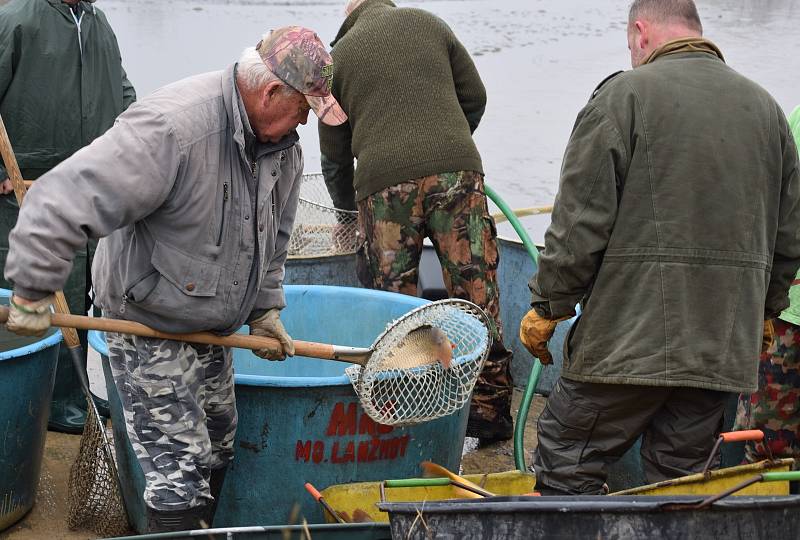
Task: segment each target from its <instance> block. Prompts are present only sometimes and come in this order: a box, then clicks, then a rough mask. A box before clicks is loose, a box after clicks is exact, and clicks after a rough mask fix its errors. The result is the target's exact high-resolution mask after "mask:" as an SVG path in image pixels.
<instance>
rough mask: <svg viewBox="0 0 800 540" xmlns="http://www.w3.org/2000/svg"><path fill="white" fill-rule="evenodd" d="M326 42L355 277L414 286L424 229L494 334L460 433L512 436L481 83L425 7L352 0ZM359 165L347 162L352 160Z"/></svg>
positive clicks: (338, 184) (324, 140)
mask: <svg viewBox="0 0 800 540" xmlns="http://www.w3.org/2000/svg"><path fill="white" fill-rule="evenodd" d="M346 12H347V18H346V19H345V21H344V24H343V25H342V27H341V29H340V30H339V33H338V35H337V36H336V40H335V41H334V42H333V44H332V46H333V49H332V51H331V56H332V57H333V60H334V64H335V66H336V76H335V77H334V79H333V94H334V96H336V99H337V100H338V101H339V103H340V104H341V106H342V108H343V109H344V110H345V112H346V113H347V115H348V117H349V122H346V123H345V124H343V125H341V126H337V127H331V126H324V125H320V128H319V136H320V146H321V150H322V171H323V174H324V175H325V182H326V184H327V186H328V190H329V192H330V194H331V197H332V199H333V202H334V204H335V205H336V206H337V207H339V208H344V209H348V210H355V209H356V208H357V209H358V211H359V248H358V269H359V279H360V281H361V282H362V283H363V284H364V285H365V286H367V287H371V288H376V289H383V290H389V291H396V292H401V293H405V294H410V295H416V293H417V277H418V271H417V266H418V265H419V260H420V255H421V252H422V242H423V239H424V238H425V237H426V236H427V237H429V238H430V239H431V240H432V242H433V245H434V247H435V248H436V252H437V254H438V256H439V261H440V262H441V264H442V268H443V273H444V280H445V285H446V286H447V289H448V293H449V294H450V295H451V296H454V297H459V298H465V299H467V300H471V301H472V302H474V303H476V304H478V305H480V306H481V307H483V308H484V309H485V310H486V311H487V313H488V314H489V315H490V316H491V317H492V319H493V321H494V326H495V328H493V329H492V330H493V337H494V343H493V345H492V350H491V351H490V354H489V358H488V360H487V362H486V366H485V367H484V370H483V372H482V373H481V377H480V378H479V379H478V383H477V385H476V386H475V392H474V394H473V401H472V408H471V410H470V421H469V425H468V429H467V434H468V435H470V436H473V437H478V438H480V439H482V440H483V441H485V442H486V441H490V440H500V439H502V440H504V439H508V438H510V437H511V434H512V430H513V428H512V421H511V413H510V407H511V391H512V381H511V373H510V364H511V352H510V351H508V350H507V349H506V348H505V346H504V345H503V341H502V330H501V325H500V318H499V312H500V302H499V292H498V286H497V264H498V255H497V245H496V243H495V237H496V230H495V226H494V221H493V220H492V217H491V216H490V215H489V213H488V208H487V204H486V195H485V193H484V188H483V168H482V165H481V157H480V154H479V153H478V150H477V148H476V147H475V143H474V141H473V140H472V132H473V131H475V128H477V127H478V123H479V122H480V119H481V117H482V115H483V111H484V108H485V106H486V91H485V89H484V86H483V82H482V81H481V79H480V76H479V75H478V71H477V69H476V68H475V65H474V64H473V62H472V60H471V58H470V57H469V54H468V53H467V51H466V49H465V48H464V46H463V45H462V44H461V43H460V42H459V41H458V39H457V38H456V36H455V35H454V34H453V32H452V31H451V30H450V28H449V27H448V26H447V25H446V24H445V23H444V22H443V21H442V20H441V19H439V18H437V17H435V16H434V15H432V14H430V13H428V12H425V11H422V10H419V9H408V8H397V7H396V6H395V5H394V4H393V3H392V2H390V1H389V0H363V1H360V0H353V1H351V2H350V3H349V4H348V6H347V9H346ZM354 158H356V159H358V167H357V168H355V170H354V167H353V159H354Z"/></svg>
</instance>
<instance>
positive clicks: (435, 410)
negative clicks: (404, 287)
mask: <svg viewBox="0 0 800 540" xmlns="http://www.w3.org/2000/svg"><path fill="white" fill-rule="evenodd" d="M425 325H429V326H432V327H434V328H438V329H440V330H442V331H443V332H444V333H445V334H446V335H447V338H448V340H449V341H450V343H451V344H452V345H453V347H454V348H453V358H452V363H451V364H450V366H449V367H446V366H445V365H443V364H442V363H441V362H438V361H435V362H431V363H423V364H422V365H419V362H416V361H415V359H409V361H408V362H407V363H405V365H414V366H415V367H412V368H400V367H398V366H399V363H398V356H399V355H402V351H398V347H400V346H402V345H401V344H402V341H403V340H404V338H405V337H406V336H407V335H408V334H409V332H411V331H413V330H415V329H417V328H419V327H421V326H425ZM490 345H491V338H490V336H489V331H488V319H487V317H486V314H485V313H484V312H483V310H482V309H481V308H479V307H478V306H476V305H475V304H472V303H471V302H467V301H466V300H458V299H451V300H441V301H439V302H433V303H431V304H426V305H424V306H422V307H419V308H417V309H415V310H414V311H411V312H410V313H408V314H406V315H405V316H403V317H402V318H400V319H398V320H397V321H394V322H393V323H391V324H390V325H389V326H388V327H387V329H386V331H385V332H384V333H383V334H381V335H380V336H379V337H378V339H377V340H375V343H374V344H373V346H372V349H373V351H374V352H373V353H372V356H370V359H369V361H368V362H367V365H366V366H365V367H362V366H350V367H348V368H347V369H346V370H345V373H347V376H348V377H349V378H350V382H351V383H352V384H353V388H354V389H355V391H356V394H358V396H359V399H360V401H361V405H362V406H363V407H364V411H365V412H366V413H367V414H368V415H369V416H370V418H372V419H373V420H375V421H376V422H378V423H380V424H386V425H409V424H417V423H420V422H427V421H429V420H434V419H436V418H440V417H442V416H447V415H448V414H452V413H454V412H456V411H457V410H459V409H460V408H461V407H463V406H464V405H465V404H466V403H467V402H468V401H469V399H470V395H471V394H472V389H473V387H474V386H475V382H476V381H477V379H478V375H479V374H480V371H481V369H482V368H483V363H484V361H485V360H486V356H487V355H488V353H489V346H490Z"/></svg>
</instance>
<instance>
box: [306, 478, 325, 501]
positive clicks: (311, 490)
mask: <svg viewBox="0 0 800 540" xmlns="http://www.w3.org/2000/svg"><path fill="white" fill-rule="evenodd" d="M306 491H308V492H309V493H311V496H312V497H314V499H316V500H317V502H319V500H320V499H321V498H322V495H320V493H319V491H317V488H315V487H314V486H312V485H311V484H310V483H309V482H306Z"/></svg>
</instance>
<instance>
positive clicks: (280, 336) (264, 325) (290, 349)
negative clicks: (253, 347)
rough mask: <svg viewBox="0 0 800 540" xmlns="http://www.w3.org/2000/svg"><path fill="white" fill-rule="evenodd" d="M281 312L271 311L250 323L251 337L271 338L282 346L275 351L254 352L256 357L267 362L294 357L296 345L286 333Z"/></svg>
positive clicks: (277, 310)
mask: <svg viewBox="0 0 800 540" xmlns="http://www.w3.org/2000/svg"><path fill="white" fill-rule="evenodd" d="M280 316H281V310H279V309H271V310H269V311H267V312H266V313H265V314H264V315H262V316H261V317H259V318H258V319H256V320H254V321H252V322H251V323H250V335H253V336H261V337H270V338H274V339H277V340H278V341H280V343H281V346H280V347H276V348H274V349H272V348H270V349H259V350H257V351H253V352H254V353H255V354H256V356H260V357H261V358H264V359H265V360H285V359H286V357H287V356H294V343H292V338H290V337H289V334H288V333H286V329H285V328H284V327H283V323H282V322H281V319H280Z"/></svg>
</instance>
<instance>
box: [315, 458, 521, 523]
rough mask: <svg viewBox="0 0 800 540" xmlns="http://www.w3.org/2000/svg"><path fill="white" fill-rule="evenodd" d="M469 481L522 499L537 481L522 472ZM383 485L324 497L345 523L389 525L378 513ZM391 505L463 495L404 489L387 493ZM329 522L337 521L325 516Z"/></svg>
mask: <svg viewBox="0 0 800 540" xmlns="http://www.w3.org/2000/svg"><path fill="white" fill-rule="evenodd" d="M464 478H466V479H467V480H469V481H471V482H474V483H475V484H478V485H479V486H481V487H483V488H484V489H486V490H487V491H491V492H492V493H495V494H496V495H522V494H524V493H530V492H531V491H533V486H534V483H535V478H534V476H533V475H532V474H529V473H523V472H520V471H506V472H500V473H488V474H467V475H464ZM380 485H381V482H357V483H352V484H339V485H334V486H330V487H328V488H326V489H324V490H322V496H323V497H324V498H325V500H326V501H328V503H329V504H330V505H331V507H333V509H334V510H336V511H337V512H338V513H339V515H340V516H342V517H343V518H344V520H345V521H361V522H365V521H375V522H384V523H387V522H388V521H389V515H388V514H387V513H386V512H382V511H380V510H378V508H377V507H376V504H377V503H378V502H380ZM385 493H386V500H387V501H393V502H398V501H440V500H445V499H454V498H458V497H461V496H462V495H461V493H463V492H461V491H460V490H458V489H457V488H455V487H453V486H452V485H451V486H430V487H408V488H406V487H403V488H391V489H388V488H387V489H386V490H385ZM325 519H326V520H328V521H332V520H333V518H332V517H331V516H330V515H328V513H327V512H326V513H325Z"/></svg>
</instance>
